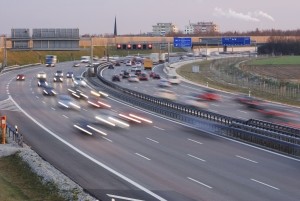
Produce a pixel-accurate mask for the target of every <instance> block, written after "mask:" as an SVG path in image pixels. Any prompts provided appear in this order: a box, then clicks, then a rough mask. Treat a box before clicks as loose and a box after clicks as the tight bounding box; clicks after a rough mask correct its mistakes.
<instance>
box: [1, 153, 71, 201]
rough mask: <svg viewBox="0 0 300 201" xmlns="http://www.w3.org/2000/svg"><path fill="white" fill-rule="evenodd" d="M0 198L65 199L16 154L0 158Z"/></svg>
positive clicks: (27, 200)
mask: <svg viewBox="0 0 300 201" xmlns="http://www.w3.org/2000/svg"><path fill="white" fill-rule="evenodd" d="M0 200H1V201H34V200H55V201H65V199H64V198H62V197H61V196H59V194H58V189H57V187H56V186H55V185H54V184H52V183H48V184H43V183H42V181H41V178H40V177H39V176H37V175H36V174H34V173H33V172H32V171H31V170H30V167H29V166H28V165H27V164H26V163H25V162H23V161H22V159H21V158H20V157H19V156H18V155H17V154H14V155H11V156H6V157H3V158H0Z"/></svg>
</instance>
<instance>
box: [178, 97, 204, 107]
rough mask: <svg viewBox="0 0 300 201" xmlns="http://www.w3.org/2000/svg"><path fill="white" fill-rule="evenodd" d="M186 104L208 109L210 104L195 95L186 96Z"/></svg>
mask: <svg viewBox="0 0 300 201" xmlns="http://www.w3.org/2000/svg"><path fill="white" fill-rule="evenodd" d="M184 104H185V105H189V106H191V107H194V108H196V109H207V108H208V104H207V103H205V102H203V100H202V99H199V98H198V97H195V96H185V99H184Z"/></svg>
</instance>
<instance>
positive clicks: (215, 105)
mask: <svg viewBox="0 0 300 201" xmlns="http://www.w3.org/2000/svg"><path fill="white" fill-rule="evenodd" d="M211 105H212V106H215V107H219V105H217V104H214V103H212V104H211Z"/></svg>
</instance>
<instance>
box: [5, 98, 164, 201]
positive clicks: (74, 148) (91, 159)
mask: <svg viewBox="0 0 300 201" xmlns="http://www.w3.org/2000/svg"><path fill="white" fill-rule="evenodd" d="M9 98H10V99H11V101H12V102H13V103H14V104H15V105H16V107H18V108H19V110H20V111H21V112H23V114H24V115H26V116H27V117H28V118H29V119H31V120H32V121H33V122H34V123H36V124H37V125H38V126H40V127H41V128H42V129H44V130H45V131H46V132H48V133H49V134H50V135H52V136H53V137H55V138H56V139H57V140H59V141H60V142H62V143H64V144H65V145H66V146H68V147H70V148H71V149H73V150H74V151H76V152H77V153H79V154H80V155H82V156H83V157H86V158H87V159H89V160H90V161H92V162H94V163H95V164H97V165H99V166H101V167H102V168H104V169H106V170H107V171H109V172H111V173H112V174H114V175H116V176H117V177H120V178H121V179H123V180H125V181H126V182H128V183H130V184H131V185H133V186H135V187H137V188H139V189H141V190H142V191H144V192H145V193H147V194H149V195H151V196H152V197H154V198H156V199H158V200H160V201H167V200H166V199H164V198H162V197H160V196H159V195H157V194H155V193H153V192H152V191H150V190H149V189H147V188H145V187H144V186H142V185H140V184H138V183H137V182H135V181H133V180H131V179H129V178H128V177H126V176H124V175H122V174H121V173H119V172H117V171H116V170H114V169H112V168H110V167H109V166H107V165H105V164H103V163H101V162H100V161H98V160H96V159H95V158H93V157H91V156H89V155H88V154H86V153H85V152H83V151H81V150H80V149H78V148H77V147H75V146H73V145H72V144H71V143H69V142H67V141H66V140H64V139H63V138H61V137H59V136H58V135H57V134H55V133H53V132H52V131H51V130H49V129H48V128H46V127H45V126H44V125H42V124H41V123H40V122H38V121H37V120H36V119H34V118H33V117H32V116H30V115H29V114H28V113H27V112H26V111H25V110H23V109H22V108H21V107H20V106H19V105H18V104H17V103H16V101H14V99H13V98H12V97H11V96H9Z"/></svg>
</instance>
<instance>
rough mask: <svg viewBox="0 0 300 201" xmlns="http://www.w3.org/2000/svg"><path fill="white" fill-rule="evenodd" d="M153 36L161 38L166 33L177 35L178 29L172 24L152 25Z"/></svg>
mask: <svg viewBox="0 0 300 201" xmlns="http://www.w3.org/2000/svg"><path fill="white" fill-rule="evenodd" d="M152 27H153V29H152V30H153V35H157V36H163V35H166V34H168V33H178V27H176V26H175V25H174V24H172V23H157V24H156V25H153V26H152Z"/></svg>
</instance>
